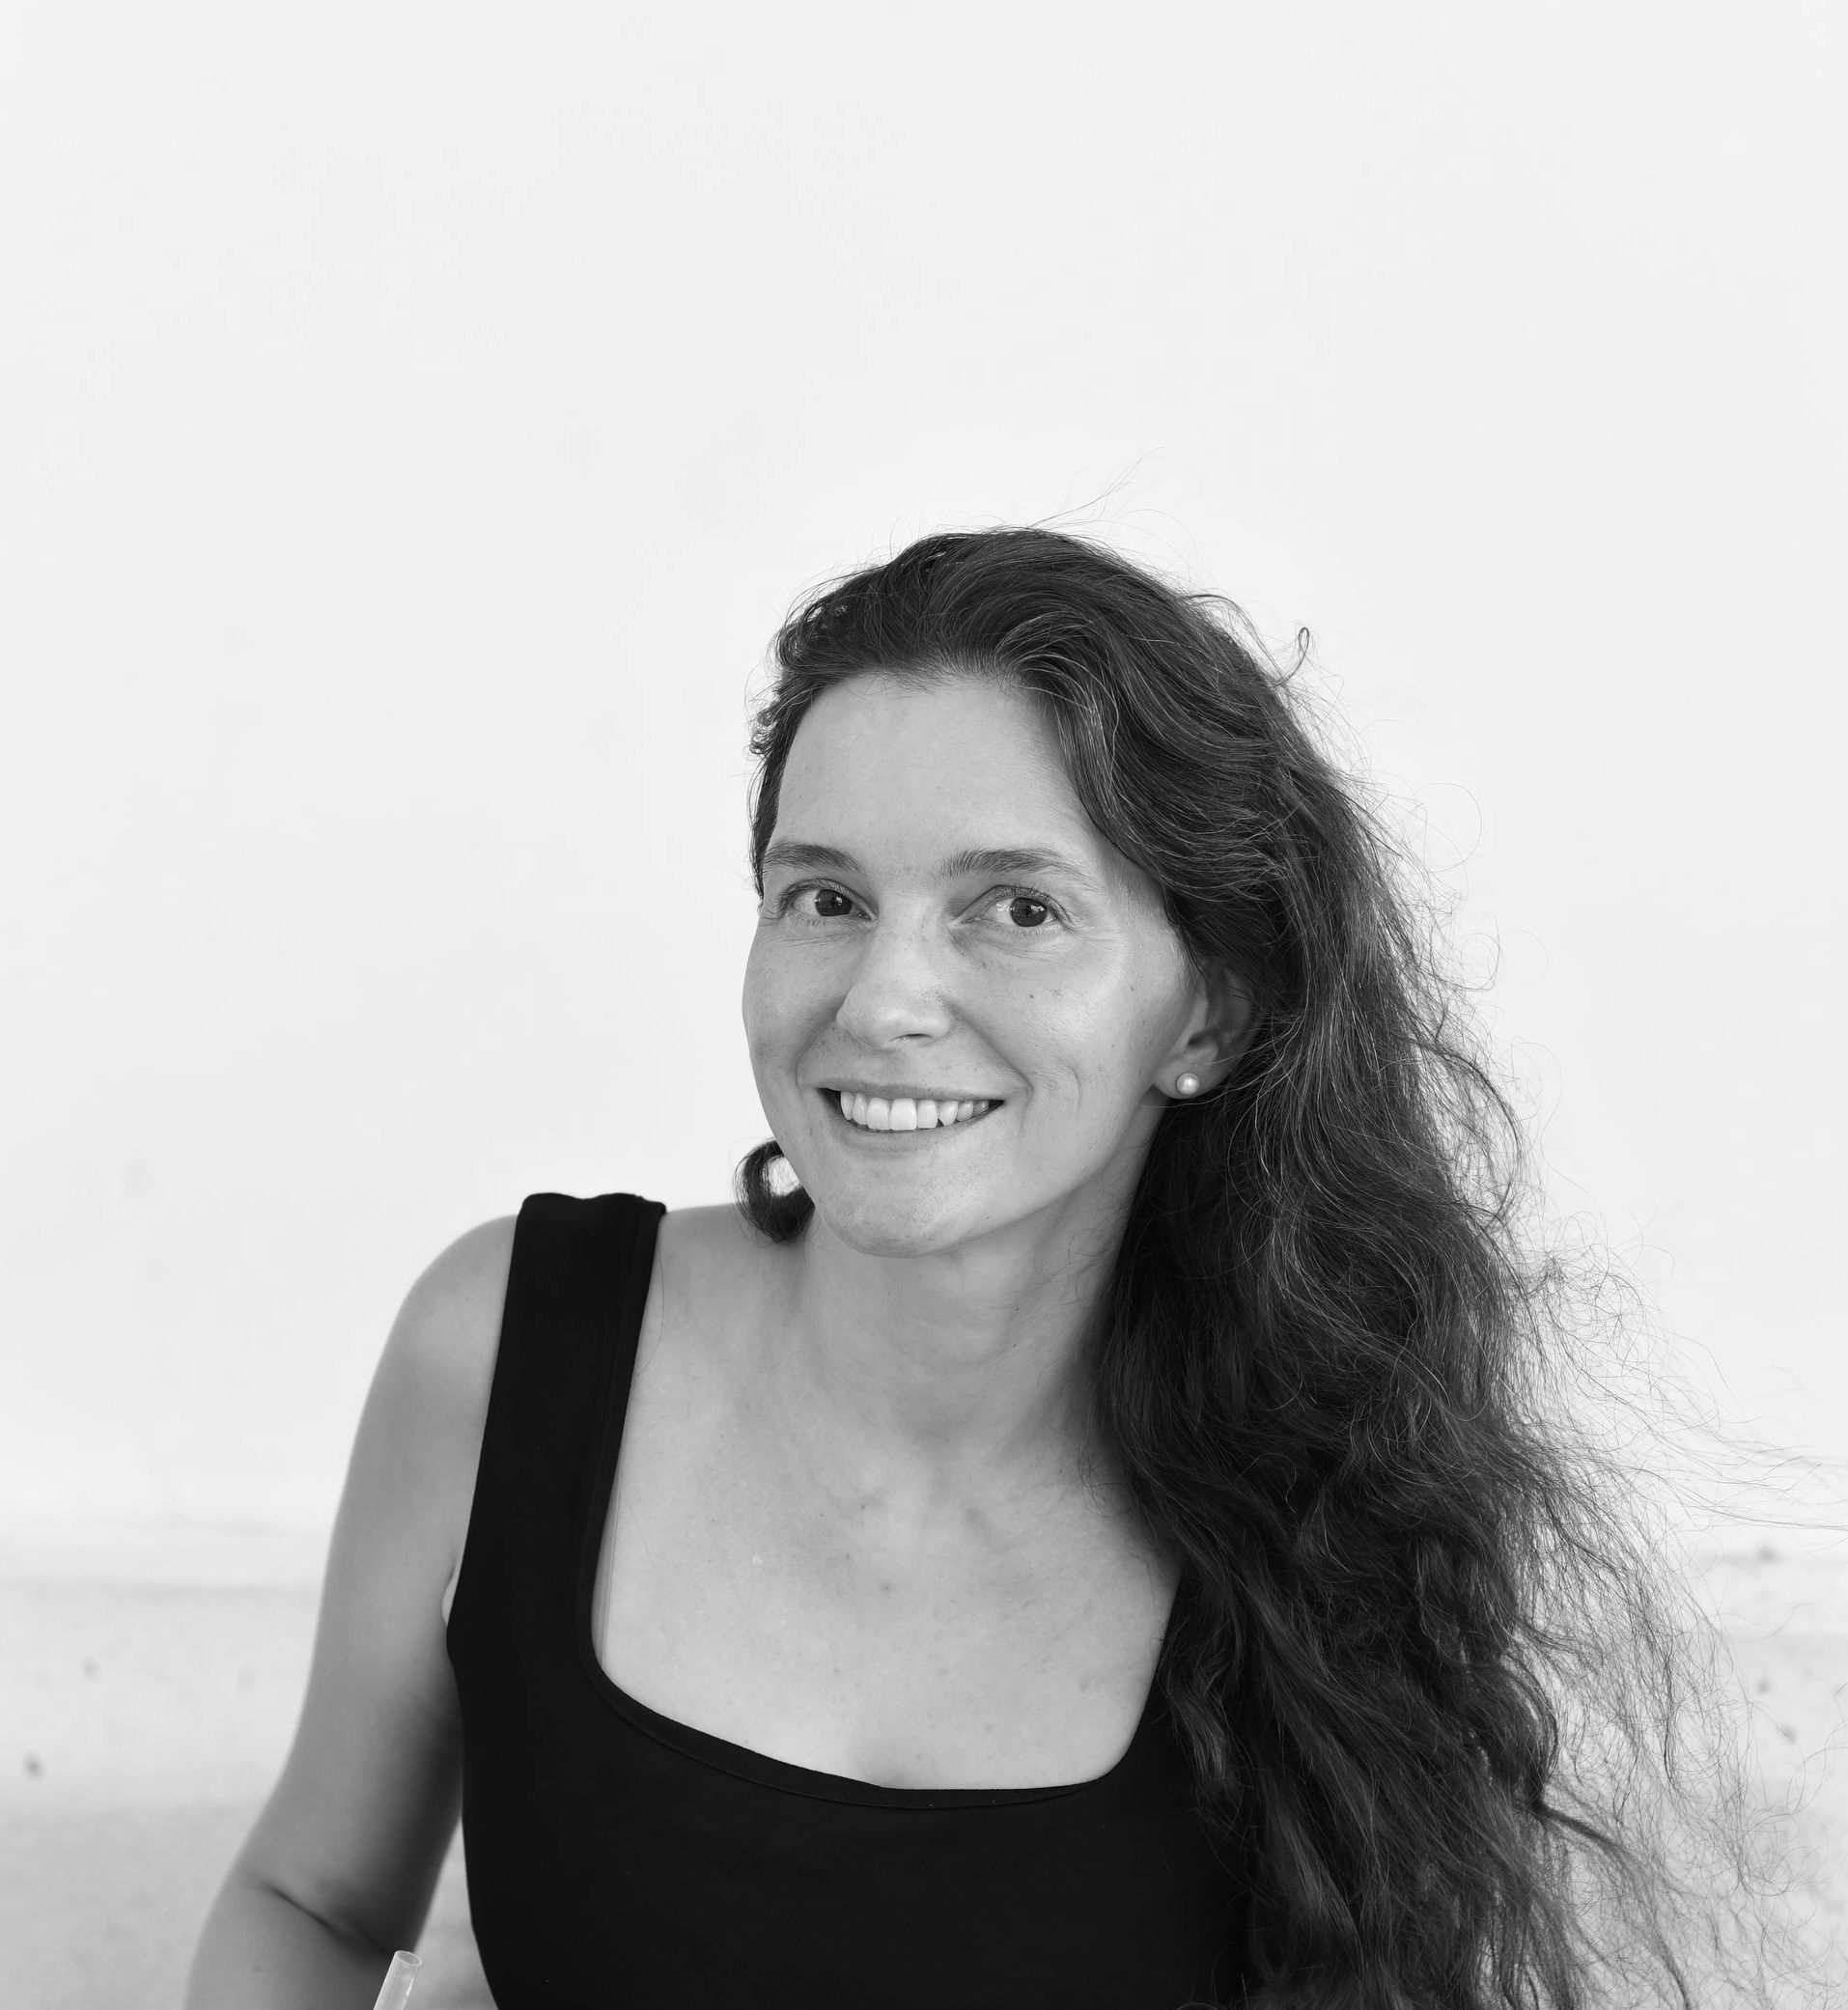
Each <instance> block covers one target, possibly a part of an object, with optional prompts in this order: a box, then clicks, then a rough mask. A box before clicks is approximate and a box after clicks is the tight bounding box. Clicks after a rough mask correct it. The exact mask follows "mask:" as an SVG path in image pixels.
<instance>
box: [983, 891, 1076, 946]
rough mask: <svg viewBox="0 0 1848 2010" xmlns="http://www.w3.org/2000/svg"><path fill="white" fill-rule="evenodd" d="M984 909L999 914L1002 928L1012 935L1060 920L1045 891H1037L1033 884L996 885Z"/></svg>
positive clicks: (991, 913)
mask: <svg viewBox="0 0 1848 2010" xmlns="http://www.w3.org/2000/svg"><path fill="white" fill-rule="evenodd" d="M983 911H984V913H986V914H989V915H992V916H998V917H999V923H1000V927H1001V928H1002V930H1003V931H1004V932H1005V933H1006V934H1008V935H1024V934H1025V933H1026V932H1027V931H1028V930H1031V929H1043V928H1044V927H1045V926H1046V924H1047V923H1048V922H1049V921H1056V920H1057V919H1058V909H1057V908H1056V907H1053V905H1052V903H1051V902H1050V900H1048V899H1047V898H1046V896H1045V895H1044V894H1039V893H1035V892H1034V891H1033V889H1032V888H1031V887H1030V886H1002V887H997V888H996V889H995V891H994V894H993V895H992V896H991V898H990V900H989V903H988V906H987V907H985V908H984V909H983Z"/></svg>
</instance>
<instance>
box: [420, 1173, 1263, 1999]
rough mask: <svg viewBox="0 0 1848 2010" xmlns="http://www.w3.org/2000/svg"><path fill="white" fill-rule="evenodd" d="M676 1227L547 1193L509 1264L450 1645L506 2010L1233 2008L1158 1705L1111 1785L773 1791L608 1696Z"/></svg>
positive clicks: (474, 1843)
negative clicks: (643, 1369) (600, 1616)
mask: <svg viewBox="0 0 1848 2010" xmlns="http://www.w3.org/2000/svg"><path fill="white" fill-rule="evenodd" d="M663 1212H664V1211H663V1210H662V1208H661V1207H660V1206H659V1205H658V1204H657V1203H655V1202H653V1201H645V1200H639V1199H637V1198H635V1197H634V1196H633V1195H631V1194H610V1195H607V1196H605V1197H603V1198H602V1199H599V1200H573V1199H568V1198H566V1197H564V1196H562V1195H559V1194H538V1195H535V1196H534V1197H533V1198H532V1199H530V1200H528V1201H527V1202H526V1204H525V1206H524V1207H523V1208H522V1209H521V1210H520V1214H519V1223H518V1229H517V1231H516V1234H515V1238H514V1251H513V1265H512V1270H511V1272H510V1274H509V1278H508V1285H507V1302H506V1310H505V1313H504V1315H503V1318H502V1323H501V1333H500V1352H499V1355H498V1358H497V1359H496V1362H495V1366H494V1379H493V1392H492V1396H491V1398H490V1403H489V1408H488V1419H487V1428H486V1432H485V1435H484V1438H483V1442H482V1450H481V1464H480V1467H479V1469H478V1472H477V1475H476V1480H475V1495H474V1505H473V1508H472V1511H471V1513H470V1517H469V1522H468V1535H467V1541H466V1544H465V1546H464V1549H463V1555H462V1570H461V1574H460V1577H459V1579H458V1583H457V1587H456V1596H455V1600H454V1603H453V1605H452V1607H451V1611H450V1618H449V1635H448V1638H449V1659H450V1661H451V1664H452V1665H453V1667H454V1669H455V1673H456V1683H457V1688H458V1690H459V1692H460V1695H461V1699H462V1752H463V1763H462V1833H463V1843H464V1848H465V1853H466V1857H467V1866H468V1897H469V1904H470V1908H471V1910H472V1912H473V1915H474V1926H475V1938H476V1940H477V1942H478V1944H479V1946H480V1949H481V1961H482V1968H483V1971H484V1973H485V1974H486V1976H487V1978H488V1983H489V1986H490V1989H491V1990H492V1992H493V1996H494V2001H495V2003H496V2004H497V2005H498V2006H499V2010H721V2006H722V2010H782V2006H788V2010H1177V2006H1180V2005H1182V2004H1186V2003H1190V2002H1191V2001H1193V2000H1195V1999H1199V1998H1205V1999H1206V2000H1209V2001H1212V2000H1222V2001H1232V2002H1236V2001H1238V2000H1239V1997H1240V1994H1241V1991H1240V1981H1241V1973H1240V1968H1239V1962H1238V1956H1237V1953H1236V1949H1237V1948H1238V1947H1239V1945H1240V1944H1241V1942H1242V1928H1243V1921H1244V1915H1245V1899H1244V1892H1243V1890H1242V1888H1241V1881H1240V1880H1239V1879H1238V1878H1237V1877H1236V1876H1235V1875H1233V1874H1231V1873H1228V1871H1226V1870H1225V1869H1223V1868H1221V1867H1220V1865H1219V1864H1218V1862H1217V1861H1216V1860H1215V1857H1214V1856H1213V1854H1212V1853H1211V1852H1210V1850H1209V1848H1208V1845H1207V1840H1206V1836H1205V1834H1204V1832H1203V1830H1202V1829H1201V1828H1200V1825H1199V1824H1198V1822H1197V1821H1196V1820H1195V1818H1194V1817H1193V1815H1192V1814H1191V1813H1190V1808H1189V1798H1188V1778H1187V1769H1186V1766H1185V1763H1184V1760H1183V1757H1182V1754H1181V1751H1180V1749H1179V1746H1178V1745H1177V1744H1176V1742H1175V1739H1174V1736H1173V1732H1172V1728H1171V1726H1170V1723H1169V1721H1168V1718H1167V1714H1166V1711H1165V1709H1164V1707H1163V1705H1162V1699H1161V1685H1160V1683H1159V1681H1158V1682H1157V1684H1156V1685H1155V1687H1154V1688H1153V1689H1152V1690H1151V1692H1150V1696H1149V1700H1148V1703H1147V1704H1146V1706H1145V1707H1144V1710H1143V1714H1142V1719H1141V1722H1140V1724H1139V1725H1138V1727H1137V1729H1136V1732H1135V1736H1134V1742H1133V1743H1132V1744H1131V1745H1130V1748H1129V1750H1128V1751H1127V1752H1126V1753H1125V1754H1124V1756H1123V1758H1122V1759H1121V1760H1120V1761H1119V1763H1118V1764H1117V1765H1115V1766H1114V1767H1112V1768H1111V1769H1110V1771H1109V1772H1108V1773H1105V1774H1104V1775H1103V1776H1102V1777H1101V1778H1099V1779H1094V1780H1090V1781H1086V1782H1082V1783H1080V1784H1078V1785H1074V1786H1055V1787H1033V1788H1007V1789H999V1790H994V1791H990V1790H987V1789H956V1790H939V1789H936V1788H898V1787H881V1786H873V1785H870V1784H868V1783H867V1782H865V1781H863V1780H856V1779H848V1778H844V1777H841V1776H838V1775H836V1774H834V1773H813V1772H810V1771H809V1770H808V1769H807V1768H805V1767H801V1766H792V1765H787V1764H785V1763H784V1762H783V1761H781V1760H779V1759H772V1758H768V1757H766V1756H765V1755H764V1754H762V1753H760V1752H755V1751H750V1750H748V1749H746V1748H745V1747H744V1746H742V1745H732V1744H729V1743H727V1741H726V1740H724V1739H722V1738H715V1737H713V1736H711V1735H709V1734H708V1733H706V1732H704V1731H698V1730H694V1729H692V1728H691V1727H690V1726H688V1725H686V1724H681V1723H677V1722H675V1721H674V1720H673V1719H672V1718H671V1717H662V1716H660V1715H659V1714H658V1712H656V1711H654V1710H651V1709H649V1708H648V1707H647V1706H646V1705H645V1704H642V1703H640V1702H637V1701H636V1700H635V1698H634V1697H632V1696H630V1695H627V1694H625V1693H624V1691H623V1690H622V1689H618V1688H617V1687H616V1685H615V1684H614V1683H613V1682H611V1681H610V1680H609V1678H608V1676H606V1675H605V1674H604V1673H603V1671H602V1666H601V1665H600V1663H599V1661H598V1659H597V1651H596V1646H595V1643H594V1641H593V1639H592V1633H591V1595H592V1589H593V1580H594V1577H595V1574H596V1568H597V1560H598V1552H599V1550H600V1549H601V1547H602V1534H603V1524H604V1519H605V1516H606V1514H607V1511H608V1505H609V1497H610V1488H611V1484H612V1482H613V1480H614V1477H615V1471H616V1454H617V1449H618V1446H619V1445H620V1443H621V1439H622V1431H623V1418H624V1413H625V1410H626V1409H627V1406H628V1400H629V1384H630V1374H631V1371H632V1369H633V1366H634V1359H635V1343H636V1338H637V1335H638V1334H639V1332H640V1329H641V1319H642V1308H643V1304H644V1301H645V1299H646V1298H647V1294H648V1283H649V1273H650V1269H651V1266H652V1263H653V1258H654V1248H655V1236H656V1227H657V1224H658V1221H659V1219H660V1216H661V1214H662V1213H663ZM1216 1988H1217V1992H1218V1995H1217V1997H1216V1996H1215V1990H1216Z"/></svg>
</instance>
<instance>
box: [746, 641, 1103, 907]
mask: <svg viewBox="0 0 1848 2010" xmlns="http://www.w3.org/2000/svg"><path fill="white" fill-rule="evenodd" d="M776 835H777V836H778V837H783V838H797V839H800V840H802V841H805V842H812V843H838V844H843V845H844V846H848V847H849V848H850V849H854V850H855V851H861V850H864V849H871V848H875V847H882V848H884V849H885V850H887V851H892V852H907V851H910V850H911V849H913V848H914V847H927V848H928V849H929V850H930V851H931V853H932V855H933V856H940V855H942V854H943V852H944V851H946V850H954V849H955V848H956V847H957V846H958V845H968V846H1013V847H1026V846H1035V845H1037V846H1050V847H1056V848H1058V849H1061V850H1064V851H1070V852H1076V853H1077V854H1078V856H1079V857H1080V858H1081V860H1082V861H1083V862H1084V863H1086V864H1087V865H1090V866H1093V867H1102V866H1104V865H1105V864H1106V862H1107V861H1109V860H1114V859H1115V858H1116V853H1115V851H1114V848H1113V847H1111V846H1110V845H1109V843H1108V842H1107V840H1106V838H1105V837H1104V835H1103V833H1102V832H1101V831H1099V830H1098V829H1097V827H1096V825H1095V824H1092V822H1091V820H1090V819H1089V817H1087V816H1086V815H1085V813H1084V808H1083V805H1082V804H1081V803H1080V802H1079V801H1078V796H1077V794H1076V792H1075V791H1074V789H1073V787H1072V783H1071V779H1070V777H1069V776H1068V775H1067V774H1066V771H1065V765H1064V762H1063V760H1062V758H1061V756H1060V752H1059V743H1058V738H1057V736H1056V734H1055V733H1054V732H1053V730H1052V726H1051V724H1050V721H1049V720H1048V718H1047V716H1046V713H1045V711H1044V709H1043V707H1042V706H1041V705H1040V703H1039V701H1038V700H1037V699H1035V698H1034V697H1032V696H1031V695H1030V694H1029V693H1027V692H1025V691H1023V690H1022V689H1021V688H1020V687H1019V686H1018V685H1017V684H1008V683H1004V682H1002V681H999V680H996V679H989V678H974V677H966V676H963V677H959V676H950V677H946V678H942V679H937V680H933V681H931V682H929V683H923V682H914V681H912V680H910V679H902V678H897V677H893V676H889V675H886V674H884V673H881V672H868V673H867V674H866V675H865V676H862V677H854V678H850V679H847V680H845V681H844V682H842V683H840V684H835V685H834V686H833V687H832V688H831V689H829V690H827V691H826V692H825V693H824V694H823V695H822V696H821V697H820V698H818V699H817V700H816V701H815V703H814V704H813V705H812V706H811V707H810V708H809V711H808V712H807V714H806V715H805V716H804V718H803V720H802V723H801V724H800V726H798V728H797V732H796V738H795V741H794V743H793V744H792V746H791V748H790V755H789V761H788V765H787V766H786V768H784V771H783V780H782V787H781V790H780V792H779V795H778V799H777V815H776ZM1119 863H1122V864H1126V863H1127V862H1126V861H1120V862H1119Z"/></svg>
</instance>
